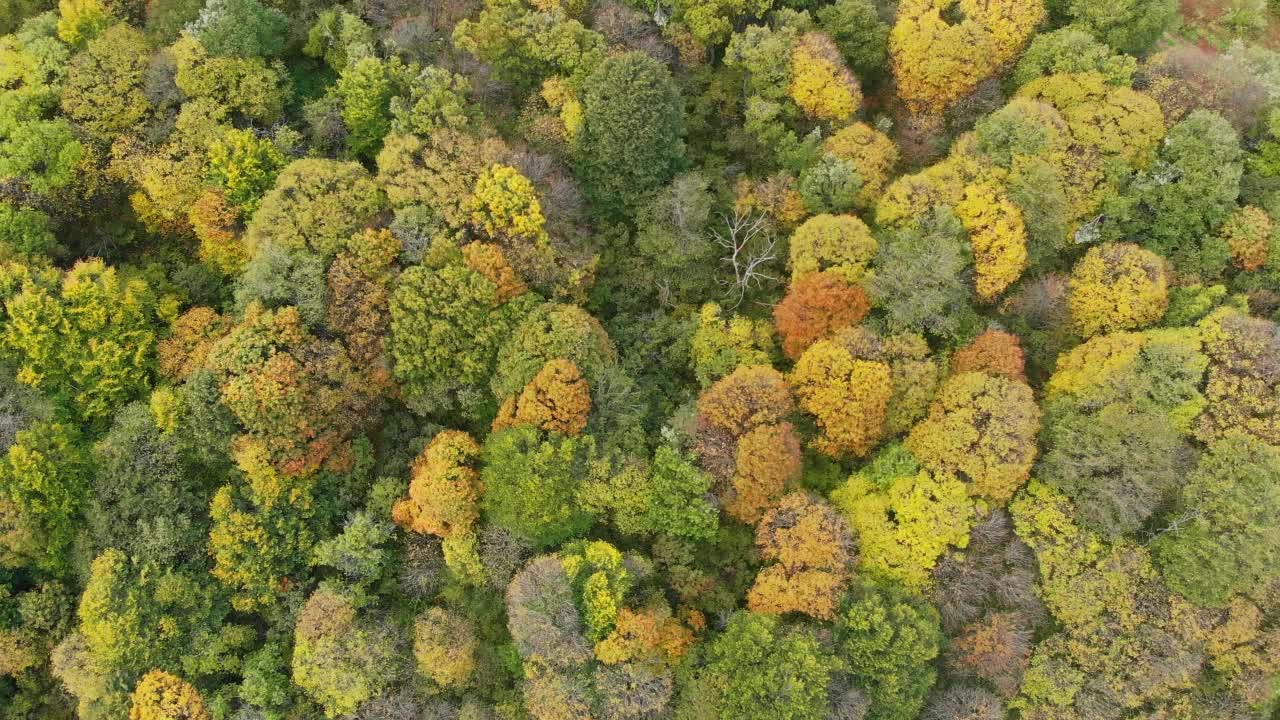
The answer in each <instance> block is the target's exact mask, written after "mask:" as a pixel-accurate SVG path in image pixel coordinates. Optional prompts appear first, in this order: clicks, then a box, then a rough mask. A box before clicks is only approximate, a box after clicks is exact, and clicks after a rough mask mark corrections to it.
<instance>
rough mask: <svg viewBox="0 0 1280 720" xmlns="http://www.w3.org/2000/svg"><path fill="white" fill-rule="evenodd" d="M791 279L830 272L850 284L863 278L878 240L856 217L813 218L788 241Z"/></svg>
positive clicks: (823, 216) (806, 221) (831, 216)
mask: <svg viewBox="0 0 1280 720" xmlns="http://www.w3.org/2000/svg"><path fill="white" fill-rule="evenodd" d="M788 246H789V248H788V249H789V252H790V257H789V258H788V261H787V264H788V265H789V266H790V267H791V280H792V282H793V283H794V282H795V281H797V280H799V279H800V278H802V277H804V276H805V275H809V274H811V273H817V272H827V271H830V272H832V273H834V274H836V275H838V276H839V277H841V278H842V279H844V280H845V281H846V282H848V283H856V282H859V281H860V280H862V279H863V276H864V275H865V274H866V272H867V267H868V266H869V265H870V264H871V260H872V259H873V258H874V257H875V254H876V240H875V238H874V237H872V236H871V230H870V228H868V227H867V224H866V223H864V222H862V220H860V219H858V217H857V216H856V215H814V216H813V217H811V218H809V219H808V220H805V221H804V223H803V224H802V225H801V226H800V227H798V228H796V230H795V232H794V233H792V234H791V240H790V241H789V242H788Z"/></svg>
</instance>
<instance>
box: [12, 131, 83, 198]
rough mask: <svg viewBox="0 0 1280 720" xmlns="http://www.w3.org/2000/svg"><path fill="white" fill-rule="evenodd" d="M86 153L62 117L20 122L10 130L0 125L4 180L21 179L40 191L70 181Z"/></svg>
mask: <svg viewBox="0 0 1280 720" xmlns="http://www.w3.org/2000/svg"><path fill="white" fill-rule="evenodd" d="M84 153H85V149H84V145H83V144H81V142H80V141H79V140H77V139H76V136H75V133H74V131H73V130H72V128H71V125H70V124H69V123H68V122H67V121H65V120H62V119H60V118H59V119H57V120H36V121H31V122H23V123H18V124H17V125H16V126H15V127H14V128H13V129H12V130H10V131H9V132H7V133H6V132H3V127H0V179H5V180H15V179H21V180H22V181H23V182H25V183H26V184H27V185H28V186H30V188H31V189H32V190H34V191H35V192H38V193H42V194H47V193H50V192H53V191H55V190H58V189H60V188H63V187H65V186H67V185H68V184H70V183H71V181H72V180H74V179H75V178H76V168H77V167H78V166H79V165H80V160H81V158H83V157H84Z"/></svg>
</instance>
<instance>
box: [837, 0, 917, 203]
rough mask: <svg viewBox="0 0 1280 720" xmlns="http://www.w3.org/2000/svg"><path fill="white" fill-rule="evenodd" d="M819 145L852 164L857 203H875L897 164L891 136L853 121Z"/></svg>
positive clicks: (846, 1) (847, 0) (852, 1)
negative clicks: (859, 184)
mask: <svg viewBox="0 0 1280 720" xmlns="http://www.w3.org/2000/svg"><path fill="white" fill-rule="evenodd" d="M859 1H861V0H842V2H836V3H835V4H833V5H828V6H825V7H823V8H822V9H821V10H819V11H818V14H819V15H821V14H822V13H823V11H825V10H828V9H831V8H838V7H841V6H842V5H850V4H857V3H858V2H859ZM848 56H849V54H848V53H845V57H848ZM822 149H823V151H825V152H826V153H827V154H828V155H832V156H834V157H837V158H839V159H841V160H844V161H845V162H848V163H849V164H850V165H852V166H853V169H854V171H855V172H857V173H858V179H859V180H861V181H862V189H861V190H859V191H858V197H857V205H858V206H859V207H874V205H875V201H876V200H877V199H878V198H879V197H880V193H881V191H883V190H884V186H885V183H887V182H888V181H889V176H890V174H891V173H892V172H893V169H894V166H896V165H897V164H898V146H897V145H894V143H893V140H891V139H890V138H889V136H888V135H885V134H884V133H882V132H880V131H879V130H876V129H875V128H873V127H871V126H870V125H868V124H866V123H862V122H855V123H852V124H850V125H846V126H844V127H842V128H840V129H839V130H837V131H836V132H835V133H833V134H832V135H831V137H829V138H827V139H826V141H825V142H823V144H822Z"/></svg>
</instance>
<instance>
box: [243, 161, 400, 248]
mask: <svg viewBox="0 0 1280 720" xmlns="http://www.w3.org/2000/svg"><path fill="white" fill-rule="evenodd" d="M385 203H386V199H385V198H384V197H383V195H382V191H381V189H379V187H378V185H377V183H376V182H374V180H373V178H372V177H370V176H369V173H368V171H366V170H365V169H364V168H363V167H361V166H360V165H359V164H357V163H354V162H339V161H336V160H322V159H311V158H308V159H304V160H295V161H293V162H292V163H289V165H287V166H286V167H285V168H284V169H283V170H282V171H280V175H279V176H278V177H277V178H276V182H275V186H274V187H272V188H271V191H270V192H268V193H267V194H266V196H264V197H263V198H262V204H261V206H260V207H259V208H258V211H257V212H256V213H255V214H254V216H253V220H252V221H251V222H250V223H249V227H248V230H247V232H246V233H245V240H246V242H247V243H248V244H249V246H250V247H257V246H259V245H261V244H263V243H265V242H267V241H273V242H275V243H277V244H279V246H280V247H282V248H284V249H286V250H304V249H305V250H310V251H312V252H314V253H316V254H317V255H320V256H321V257H322V258H324V259H325V260H329V259H331V258H332V257H333V256H334V255H337V254H338V252H339V251H341V250H342V249H343V248H344V247H346V244H347V241H348V240H349V239H350V238H351V235H352V234H353V233H355V232H356V231H358V230H360V229H362V228H363V227H364V226H365V225H366V224H367V223H368V222H369V221H370V220H371V219H372V218H373V216H374V215H376V214H377V213H378V212H379V211H380V210H382V209H383V207H384V206H385Z"/></svg>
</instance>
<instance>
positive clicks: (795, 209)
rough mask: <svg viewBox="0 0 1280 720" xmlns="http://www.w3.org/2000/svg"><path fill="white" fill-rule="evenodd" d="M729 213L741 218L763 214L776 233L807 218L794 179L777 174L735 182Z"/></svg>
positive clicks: (806, 212) (792, 176) (789, 175)
mask: <svg viewBox="0 0 1280 720" xmlns="http://www.w3.org/2000/svg"><path fill="white" fill-rule="evenodd" d="M733 195H734V199H733V209H734V210H735V211H737V212H738V213H739V214H742V215H750V214H751V213H753V212H760V213H764V214H765V215H766V216H768V217H769V218H770V219H771V220H773V221H774V222H775V223H777V225H778V228H779V229H780V230H787V229H789V228H793V227H795V226H796V224H797V223H799V222H800V221H801V220H804V219H805V216H807V215H808V214H809V211H808V209H807V208H806V207H805V204H804V197H803V196H802V195H801V194H800V191H799V189H797V188H796V178H795V176H794V175H792V174H791V173H789V172H785V171H780V172H777V173H774V174H773V175H770V176H769V177H767V178H763V179H757V180H751V179H748V178H745V177H744V178H739V179H738V182H737V184H736V185H734V188H733Z"/></svg>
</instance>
